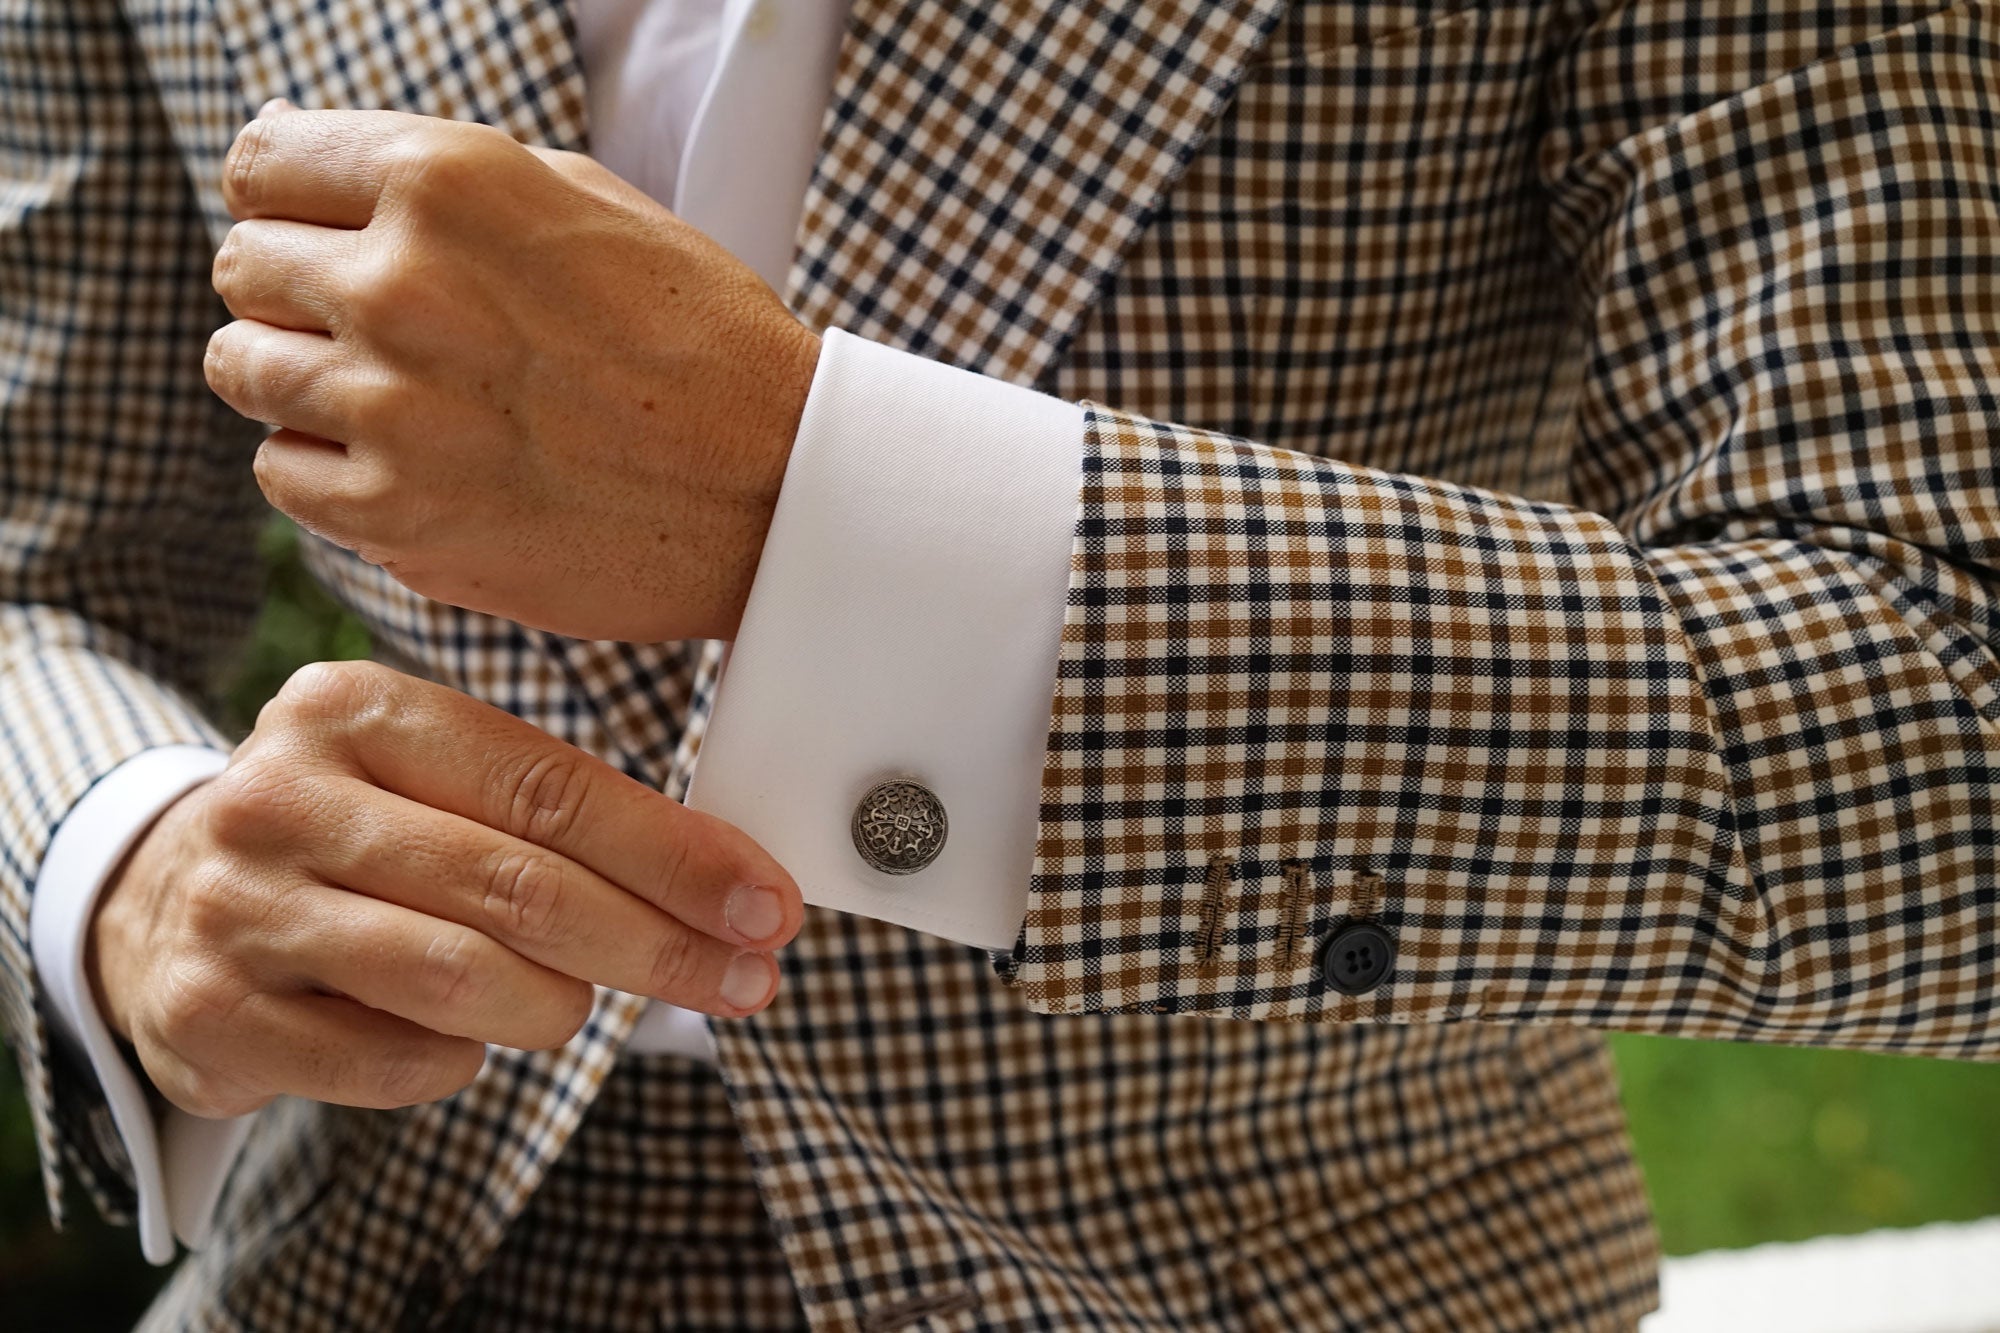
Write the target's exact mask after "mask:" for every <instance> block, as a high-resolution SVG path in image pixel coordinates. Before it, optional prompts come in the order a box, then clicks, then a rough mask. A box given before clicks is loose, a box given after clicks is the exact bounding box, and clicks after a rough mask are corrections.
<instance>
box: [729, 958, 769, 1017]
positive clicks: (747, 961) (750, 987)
mask: <svg viewBox="0 0 2000 1333" xmlns="http://www.w3.org/2000/svg"><path fill="white" fill-rule="evenodd" d="M770 993H771V959H770V957H769V956H768V955H766V954H761V953H746V954H742V955H740V956H738V958H737V959H736V961H735V962H733V963H731V964H730V965H729V970H728V971H727V972H724V973H723V974H722V1002H723V1003H724V1004H726V1005H728V1006H729V1007H730V1008H731V1009H755V1008H756V1007H757V1006H758V1005H760V1004H762V1003H764V997H765V996H766V995H769V994H770Z"/></svg>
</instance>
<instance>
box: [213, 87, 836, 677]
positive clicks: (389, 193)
mask: <svg viewBox="0 0 2000 1333" xmlns="http://www.w3.org/2000/svg"><path fill="white" fill-rule="evenodd" d="M224 192H225V196H226V198H227V199H228V203H229V208H230V211H231V212H232V213H233V214H234V215H235V216H236V217H237V218H238V219H239V221H238V223H237V225H236V226H235V227H234V228H233V229H232V230H231V231H230V233H229V237H228V239H227V241H226V242H224V244H223V246H222V249H221V251H220V253H218V254H217V255H216V259H215V288H216V290H217V291H218V292H220V293H221V294H222V298H223V300H224V301H225V302H226V303H227V304H228V306H229V309H230V311H231V313H233V314H234V315H236V316H237V317H238V318H237V319H236V322H234V323H232V324H229V325H226V326H225V327H223V328H222V329H220V330H218V331H217V332H216V334H215V336H214V338H213V339H212V340H211V341H210V343H209V350H208V381H209V384H210V385H211V386H213V387H214V389H215V391H216V393H218V394H219V395H221V396H222V398H223V399H224V400H225V401H227V402H228V403H229V404H230V405H231V406H232V407H234V408H236V409H237V410H238V411H239V412H241V413H243V415H245V416H247V417H251V418H253V419H255V420H258V421H263V422H268V423H270V424H272V425H274V426H277V427H280V429H279V430H278V432H277V433H276V434H274V435H273V436H272V437H271V438H270V439H269V440H268V441H266V442H265V444H264V446H263V447H262V448H261V449H260V450H259V451H258V455H257V479H258V481H259V482H260V483H261V484H262V486H263V488H264V493H265V494H266V495H267V496H269V497H270V499H271V502H272V503H273V504H275V505H277V506H278V508H280V509H282V510H284V511H285V512H286V513H287V514H290V515H291V516H292V517H293V518H294V519H296V520H298V522H299V523H300V524H301V525H302V526H303V527H305V528H307V529H308V530H310V531H313V532H316V533H319V534H320V535H322V536H325V537H327V538H329V539H331V540H332V541H334V542H337V543H338V544H340V545H341V546H344V547H347V548H349V549H351V550H353V551H355V552H356V553H357V554H359V555H360V556H362V557H363V558H364V559H366V560H369V561H371V562H373V563H375V564H378V565H380V566H382V567H383V568H384V569H386V570H388V571H389V572H390V573H391V574H393V575H394V576H395V577H396V578H398V579H399V580H401V581H402V582H403V583H404V584H405V585H406V586H408V587H409V588H411V589H413V590H414V591H416V592H420V593H423V594H425V595H427V596H430V597H435V598H438V599H439V600H441V601H446V602H450V603H453V604H454V605H458V606H464V607H469V608H472V609H474V610H479V611H487V612H492V613H494V614H496V615H501V616H504V617H506V618H508V619H512V620H518V621H521V622H523V623H525V624H529V625H533V626H537V627H539V628H542V629H549V630H555V631H557V632H559V633H563V634H570V635H575V636H579V637H585V638H614V639H631V640H642V641H650V640H658V639H669V638H727V637H731V636H732V635H733V634H734V632H735V629H736V624H737V621H738V619H739V618H740V617H741V614H742V609H743V603H744V600H745V599H746V598H747V597H748V595H749V590H750V582H751V579H752V577H753V575H754V574H755V573H756V568H757V560H758V556H759V555H760V553H761V552H762V550H763V544H764V534H765V531H766V530H767V529H768V528H769V526H770V517H771V510H772V506H773V505H774V504H775V503H776V500H777V495H778V488H779V484H780V482H781V481H782V480H783V478H784V472H785V463H786V460H787V459H788V458H789V456H790V451H791V444H792V437H793V435H794V434H795V433H796V431H797V428H798V421H799V415H800V413H801V411H802V410H803V408H804V406H805V399H806V392H807V390H808V388H809V387H810V386H811V383H812V376H813V369H814V367H815V365H816V364H817V360H818V355H819V339H818V338H817V337H816V336H814V335H813V334H812V333H811V332H810V331H808V330H807V329H806V328H805V327H804V326H803V325H801V324H800V323H799V322H798V321H797V320H795V319H793V318H792V316H791V314H790V313H789V312H788V311H787V310H786V309H785V308H784V305H783V303H782V302H780V301H779V299H778V298H777V296H776V295H774V294H773V293H772V291H771V290H770V288H769V287H767V286H765V285H764V283H763V282H762V281H761V280H759V279H758V278H757V276H756V275H755V274H754V273H752V272H751V271H750V270H749V269H747V268H746V267H744V266H743V265H742V264H741V263H739V262H737V261H736V260H735V259H734V258H732V257H731V256H730V255H729V254H728V253H727V252H726V251H724V250H723V249H722V248H721V247H720V246H718V245H716V244H715V243H713V242H712V241H710V240H709V239H708V238H707V237H705V236H703V235H702V234H701V233H700V232H698V231H696V230H695V229H694V228H692V227H689V226H687V225H686V224H685V223H683V222H681V221H680V220H679V219H678V218H676V217H674V216H673V215H672V214H671V213H669V212H667V211H666V210H665V209H663V208H661V207H660V206H659V205H658V204H656V203H654V202H653V201H652V200H650V199H648V198H647V197H646V196H645V195H643V194H642V193H640V192H639V191H638V190H637V189H634V188H633V187H631V186H629V185H627V184H625V183H624V182H623V181H621V180H619V179H618V178H617V177H616V176H614V175H612V174H611V173H610V172H609V171H607V170H605V169H604V168H603V167H601V166H599V165H598V164H597V163H595V162H594V161H592V160H591V159H590V158H588V157H584V156H582V155H580V154H575V153H559V152H552V151H548V150H544V149H531V148H526V147H523V146H522V145H520V144H518V143H516V142H514V141H513V140H512V139H510V138H508V137H507V136H506V135H505V134H503V133H501V132H500V131H499V130H495V129H490V128H487V127H484V126H479V125H470V124H463V123H460V122H455V121H447V120H437V119H432V118H429V117H424V116H412V115H405V114H403V113H400V112H392V111H298V110H281V111H272V110H271V109H269V108H267V109H266V112H265V113H264V114H261V115H260V116H259V117H258V118H257V119H256V120H254V121H252V122H251V123H250V124H249V125H248V126H246V127H245V128H244V130H243V131H242V133H241V134H239V135H238V136H237V139H236V143H235V145H234V146H233V147H232V148H231V149H230V152H229V156H228V160H227V165H226V167H225V169H224Z"/></svg>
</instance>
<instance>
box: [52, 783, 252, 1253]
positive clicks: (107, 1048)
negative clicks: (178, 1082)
mask: <svg viewBox="0 0 2000 1333" xmlns="http://www.w3.org/2000/svg"><path fill="white" fill-rule="evenodd" d="M228 758H229V757H228V756H227V755H226V754H224V753H222V752H221V751H219V750H212V749H209V748H207V747H206V746H200V745H162V746H158V747H156V748H154V749H150V750H142V751H141V752H140V753H138V754H136V755H134V756H132V758H130V759H128V760H126V761H125V762H124V763H122V764H120V765H119V766H118V767H116V768H114V769H112V770H111V771H110V772H109V773H107V774H105V775H104V776H103V777H102V778H100V779H98V781H97V782H96V783H95V784H94V785H93V786H92V787H91V789H90V790H89V791H87V792H85V793H84V794H83V797H82V799H80V800H79V801H78V802H77V803H76V804H75V805H74V806H72V807H71V808H70V811H69V814H68V815H67V816H66V817H65V818H64V819H63V821H62V824H61V825H60V826H59V827H58V828H57V829H56V833H55V836H54V837H53V838H52V839H50V841H49V849H48V853H47V855H45V856H44V857H43V858H42V868H41V872H40V873H39V874H38V875H37V876H36V878H35V894H34V898H33V900H32V901H31V902H30V904H29V909H28V934H29V947H30V949H31V950H32V953H33V957H34V963H35V971H36V973H37V975H38V976H39V977H40V979H41V984H42V989H43V992H44V993H45V994H46V995H47V996H48V999H49V1008H50V1010H51V1016H52V1019H53V1021H54V1024H55V1027H56V1029H57V1030H56V1033H55V1037H56V1040H58V1041H68V1042H71V1043H73V1044H74V1045H75V1046H76V1047H77V1048H79V1049H81V1050H82V1051H83V1053H84V1055H85V1056H86V1057H87V1058H88V1059H89V1061H90V1066H91V1069H92V1070H93V1071H94V1072H95V1073H96V1075H97V1081H98V1085H99V1086H100V1087H101V1088H102V1089H103V1091H104V1099H105V1102H106V1103H107V1104H108V1105H109V1106H110V1108H111V1121H112V1124H113V1125H115V1126H116V1127H117V1130H118V1137H119V1139H120V1140H121V1141H122V1143H123V1144H124V1147H125V1155H126V1157H127V1158H128V1159H130V1161H131V1164H132V1174H133V1178H134V1181H135V1183H136V1185H137V1187H138V1214H139V1248H140V1249H141V1250H142V1251H143V1252H144V1253H145V1256H146V1258H147V1260H148V1261H149V1262H151V1263H155V1264H165V1263H170V1262H172V1260H173V1257H174V1238H175V1237H176V1236H178V1237H179V1238H180V1239H181V1241H182V1243H184V1244H186V1245H187V1246H188V1248H190V1249H196V1248H199V1247H200V1246H201V1244H202V1242H203V1241H204V1240H205V1239H207V1236H208V1230H209V1225H210V1221H211V1218H212V1216H213V1214H214V1212H215V1203H216V1200H217V1199H218V1198H219V1197H220V1196H221V1193H222V1183H223V1181H224V1180H225V1179H226V1178H227V1177H228V1175H229V1168H230V1166H231V1165H232V1164H233V1163H234V1162H235V1160H236V1155H237V1153H238V1152H239V1151H240V1150H241V1148H242V1146H243V1139H244V1137H245V1136H246V1135H247V1134H248V1132H249V1129H250V1124H251V1122H252V1120H253V1119H254V1118H255V1117H254V1116H239V1117H236V1118H235V1119H232V1120H203V1119H200V1118H199V1117H196V1116H191V1115H188V1114H186V1113H185V1112H183V1111H179V1110H176V1109H173V1108H171V1107H169V1108H167V1110H166V1111H165V1112H164V1114H163V1115H162V1116H161V1117H160V1119H159V1122H158V1123H157V1124H156V1123H155V1121H154V1118H153V1108H152V1103H151V1101H150V1100H149V1098H148V1097H147V1089H146V1086H145V1085H144V1083H142V1082H141V1076H140V1073H139V1071H138V1070H136V1069H134V1068H133V1067H132V1065H131V1064H130V1063H129V1062H128V1061H127V1060H126V1059H125V1056H124V1053H123V1052H122V1051H121V1050H120V1049H119V1046H118V1042H117V1040H116V1039H115V1038H113V1036H112V1035H111V1029H110V1028H109V1027H107V1026H106V1025H105V1022H104V1016H103V1015H102V1014H100V1013H99V1012H98V1010H97V998H96V996H95V995H93V994H92V992H91V987H90V981H89V977H88V974H87V973H86V971H85V968H84V949H85V947H86V945H87V943H88V941H89V926H90V918H91V912H92V910H93V909H94V908H95V907H96V905H97V899H98V896H99V895H100V894H101V893H102V891H103V889H104V886H105V881H106V880H107V879H109V878H110V876H111V873H112V872H113V871H114V870H116V869H117V868H118V866H119V864H120V863H121V862H122V861H123V860H124V859H125V853H126V852H127V851H129V850H131V847H132V845H133V844H134V843H136V842H137V841H138V840H139V836H140V835H141V834H143V833H144V832H145V831H146V830H147V829H149V828H151V827H152V825H153V821H154V820H155V819H157V818H158V817H159V816H160V813H161V812H162V811H164V810H165V809H166V808H167V807H168V806H169V805H172V804H173V803H174V802H175V801H177V800H179V799H180V798H181V797H182V796H184V795H186V794H187V792H188V791H189V790H190V789H191V788H193V787H195V786H197V785H199V784H201V783H203V782H206V781H207V780H208V779H210V778H212V777H214V776H215V775H216V774H218V773H220V772H221V771H222V770H223V768H224V766H225V765H226V764H227V763H228Z"/></svg>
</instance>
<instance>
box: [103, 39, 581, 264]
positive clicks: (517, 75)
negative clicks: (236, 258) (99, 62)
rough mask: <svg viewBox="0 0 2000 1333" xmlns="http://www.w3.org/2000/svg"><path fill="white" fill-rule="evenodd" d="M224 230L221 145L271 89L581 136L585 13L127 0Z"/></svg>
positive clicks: (184, 148)
mask: <svg viewBox="0 0 2000 1333" xmlns="http://www.w3.org/2000/svg"><path fill="white" fill-rule="evenodd" d="M126 8H127V13H128V14H129V15H130V17H131V20H132V25H133V29H134V31H135V32H136V33H137V35H138V37H139V41H140V44H141V46H142V47H143V48H144V50H145V52H146V58H147V62H148V64H149V66H150V67H151V69H152V71H153V77H154V81H155V83H156V85H157V86H158V87H159V89H160V91H161V96H162V99H163V100H164V102H165V103H166V109H167V115H168V119H169V120H170V121H171V122H172V124H173V127H174V134H175V138H176V139H177V141H178V142H179V144H180V147H181V152H182V154H183V156H184V157H185V158H186V160H187V163H188V169H189V172H190V174H191V176H192V179H193V181H194V186H195V192H196V195H197V196H198V198H199V200H200V203H201V207H202V212H203V215H204V216H205V218H206V219H207V221H208V224H209V227H210V229H211V231H212V232H213V233H214V235H215V237H216V238H217V240H218V241H220V238H221V236H222V234H223V233H224V232H225V231H227V230H228V228H229V216H228V212H227V210H225V209H224V208H223V206H222V191H221V172H222V158H223V155H224V154H225V153H227V152H228V151H229V145H230V142H231V141H232V140H233V139H234V138H235V137H236V131H237V130H238V129H240V128H242V125H243V122H244V121H245V120H247V119H249V117H250V116H251V115H252V114H254V113H255V111H256V109H257V108H258V107H259V106H261V105H262V104H263V103H264V102H265V101H267V100H268V99H270V98H273V97H286V98H289V99H291V100H292V101H293V102H295V103H297V104H298V105H299V106H302V107H309V108H312V107H349V108H384V107H386V108H393V109H395V110H399V111H414V112H418V113H421V114H423V115H427V116H446V117H449V118H452V119H455V120H478V121H484V122H485V123H487V124H489V125H497V126H499V127H500V128H501V129H504V130H506V131H507V132H508V133H510V134H512V135H513V136H514V137H515V138H517V139H520V140H522V141H523V142H527V143H535V144H542V145H546V146H548V147H552V148H581V147H583V146H584V143H585V136H586V128H587V127H586V125H585V122H584V102H583V71H582V69H581V67H580V66H579V64H578V63H577V55H576V34H575V26H574V24H573V23H572V21H571V18H570V11H569V8H568V6H567V5H565V4H562V3H559V2H557V0H126Z"/></svg>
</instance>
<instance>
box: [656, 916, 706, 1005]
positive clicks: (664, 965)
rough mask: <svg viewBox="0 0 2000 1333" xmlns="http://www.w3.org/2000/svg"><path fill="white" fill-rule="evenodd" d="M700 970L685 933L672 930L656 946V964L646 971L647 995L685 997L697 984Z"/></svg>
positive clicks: (661, 936) (664, 934)
mask: <svg viewBox="0 0 2000 1333" xmlns="http://www.w3.org/2000/svg"><path fill="white" fill-rule="evenodd" d="M697 970H698V968H697V965H696V960H695V951H694V948H693V946H692V944H691V942H690V941H689V939H688V936H687V935H686V933H685V932H683V931H680V930H675V929H672V928H669V929H667V930H665V931H663V932H661V935H660V938H659V941H658V942H657V943H656V944H654V946H653V960H652V964H651V966H650V967H648V969H647V983H646V984H647V993H648V994H651V995H685V994H687V993H688V989H689V987H690V986H691V985H692V984H693V983H694V981H695V974H696V972H697Z"/></svg>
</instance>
